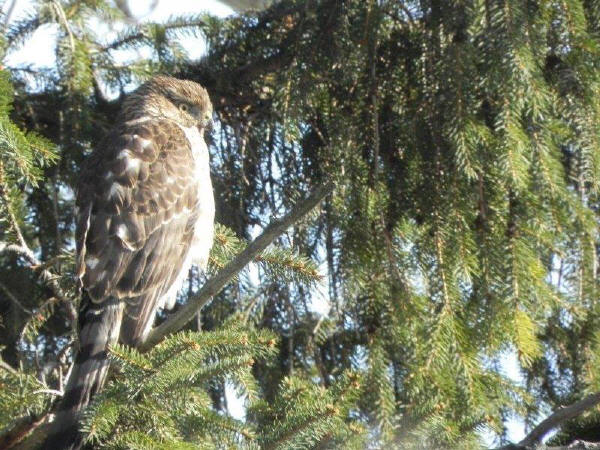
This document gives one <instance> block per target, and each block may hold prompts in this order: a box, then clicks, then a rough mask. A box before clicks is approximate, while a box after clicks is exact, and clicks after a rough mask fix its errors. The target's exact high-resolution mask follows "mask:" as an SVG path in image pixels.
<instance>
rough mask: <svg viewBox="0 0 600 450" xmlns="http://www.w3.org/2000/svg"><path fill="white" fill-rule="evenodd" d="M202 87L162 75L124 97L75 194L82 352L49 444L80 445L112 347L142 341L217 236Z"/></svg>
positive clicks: (203, 262)
mask: <svg viewBox="0 0 600 450" xmlns="http://www.w3.org/2000/svg"><path fill="white" fill-rule="evenodd" d="M211 117H212V105H211V102H210V99H209V97H208V94H207V92H206V90H205V89H204V88H202V86H200V85H199V84H197V83H194V82H192V81H187V80H178V79H175V78H171V77H166V76H157V77H154V78H152V79H151V80H149V81H148V82H146V83H145V84H143V85H142V86H141V87H139V88H138V89H137V90H136V91H135V92H133V93H132V94H130V95H129V96H128V97H127V98H126V99H125V101H124V103H123V106H122V110H121V112H120V115H119V116H118V118H117V121H116V126H115V128H114V129H113V130H112V131H111V132H110V133H109V135H108V137H107V139H106V140H105V142H104V143H103V144H102V145H100V146H98V147H97V148H96V149H95V150H94V151H93V152H92V154H91V155H90V156H89V158H88V159H87V161H86V163H85V165H84V168H83V171H82V173H81V177H80V180H79V184H78V187H77V200H76V244H77V259H76V275H77V277H78V279H79V280H80V286H81V289H82V300H81V307H80V311H79V345H80V346H79V350H78V352H77V353H76V356H75V362H74V366H73V369H72V371H71V375H70V377H69V380H68V383H67V386H66V389H65V394H64V397H63V399H62V401H61V403H60V405H59V409H58V412H57V414H56V419H55V422H54V423H55V425H54V426H53V429H52V431H51V433H50V435H49V438H48V440H47V441H46V443H45V444H44V447H45V448H53V449H54V448H56V449H59V448H77V447H78V446H80V445H81V444H80V440H81V438H80V436H79V434H78V431H77V422H78V419H79V416H80V412H81V411H82V409H83V408H85V406H86V405H87V404H88V403H89V401H90V399H91V398H92V396H93V395H94V394H95V393H97V392H98V391H99V390H100V389H101V388H102V386H103V384H104V381H105V379H106V375H107V372H108V367H109V363H108V359H107V349H108V346H109V345H112V344H115V343H116V342H117V341H119V340H120V342H122V343H125V344H128V345H130V346H134V347H135V346H137V345H139V344H141V343H142V342H143V341H144V339H145V338H146V336H147V335H148V332H149V331H150V330H151V328H152V325H153V322H154V318H155V314H156V312H157V310H158V309H159V308H171V307H172V306H173V305H174V303H175V300H176V295H177V291H178V290H179V288H180V286H181V284H182V283H183V281H184V280H185V279H186V277H187V274H188V271H189V269H190V266H191V264H192V263H197V264H198V265H200V266H201V267H202V268H204V267H205V266H206V263H207V261H208V253H209V251H210V248H211V246H212V242H213V227H214V224H213V220H214V211H215V208H214V198H213V190H212V184H211V180H210V168H209V155H208V149H207V146H206V143H205V141H204V136H203V135H204V131H205V130H206V128H207V126H208V125H209V124H210V122H211Z"/></svg>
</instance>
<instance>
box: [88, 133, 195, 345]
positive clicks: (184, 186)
mask: <svg viewBox="0 0 600 450" xmlns="http://www.w3.org/2000/svg"><path fill="white" fill-rule="evenodd" d="M194 168H195V162H194V157H193V155H192V149H191V148H190V144H189V141H188V139H187V138H186V136H185V134H184V133H183V131H182V130H181V129H180V128H179V127H178V126H177V125H175V124H173V123H170V122H166V121H163V122H146V123H142V124H137V125H134V126H130V127H123V128H121V129H120V130H118V131H117V132H115V133H114V134H113V135H112V136H111V137H110V138H109V139H108V141H107V143H106V145H104V146H102V147H100V148H99V149H98V151H96V152H94V153H93V154H92V155H90V157H89V158H88V160H87V164H86V167H85V169H84V176H82V177H81V179H82V181H81V183H80V186H79V189H78V194H77V204H78V207H79V211H80V212H79V214H78V217H77V220H78V224H79V225H80V226H78V236H77V252H78V267H77V273H78V275H79V276H80V278H81V282H82V285H83V288H84V289H85V290H86V291H87V292H88V294H89V297H90V299H91V301H92V302H94V303H96V304H101V303H102V302H105V301H106V299H108V298H110V297H114V298H117V299H122V300H126V301H127V303H128V307H127V311H126V315H125V319H124V324H123V327H122V333H121V337H122V338H124V340H125V341H128V340H129V341H133V342H134V341H135V339H137V338H138V337H139V336H140V334H141V333H142V332H143V331H144V330H146V329H147V328H148V324H149V322H150V321H152V320H153V319H154V314H155V312H156V309H157V307H158V301H159V300H160V298H161V296H163V295H164V294H165V292H167V291H168V289H169V288H170V287H171V285H172V284H173V282H174V281H175V278H176V276H177V274H178V273H179V270H177V269H178V268H179V267H180V266H181V264H182V262H183V261H184V260H185V259H186V257H187V253H188V252H189V249H190V245H191V242H192V238H193V234H194V223H195V222H194V221H195V220H196V218H197V214H198V212H197V210H198V209H199V207H200V205H199V204H198V202H199V199H198V183H199V180H197V179H196V177H195V171H194V170H195V169H194ZM86 213H87V214H88V216H87V217H86V216H85V214H86ZM86 224H87V225H86ZM82 225H83V226H82ZM124 334H125V335H128V336H125V337H124V336H123V335H124Z"/></svg>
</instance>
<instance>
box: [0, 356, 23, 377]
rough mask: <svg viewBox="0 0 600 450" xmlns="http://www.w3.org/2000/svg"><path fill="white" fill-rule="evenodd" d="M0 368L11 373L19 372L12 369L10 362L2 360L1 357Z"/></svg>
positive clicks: (16, 373)
mask: <svg viewBox="0 0 600 450" xmlns="http://www.w3.org/2000/svg"><path fill="white" fill-rule="evenodd" d="M0 368H2V369H4V370H6V371H7V372H10V373H11V374H13V375H18V374H19V372H17V371H16V370H15V369H13V368H12V366H11V365H10V364H8V363H7V362H6V361H3V360H2V359H0Z"/></svg>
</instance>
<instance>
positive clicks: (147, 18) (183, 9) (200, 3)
mask: <svg viewBox="0 0 600 450" xmlns="http://www.w3.org/2000/svg"><path fill="white" fill-rule="evenodd" d="M0 1H1V0H0ZM149 3H151V2H150V1H149V0H130V1H129V6H130V8H131V11H132V12H133V13H134V14H135V15H136V17H141V20H140V21H141V22H162V21H165V20H166V19H167V18H169V17H170V16H180V15H185V14H200V13H204V12H209V13H210V14H213V15H215V16H218V17H226V16H228V15H231V14H234V11H233V10H232V9H231V8H229V7H228V6H226V5H224V4H222V3H220V2H219V1H216V0H159V2H158V4H157V6H156V8H155V9H154V10H153V11H152V12H151V13H150V14H148V15H146V14H147V12H148V10H147V8H148V4H149ZM9 4H10V1H7V2H4V3H3V4H2V6H1V7H0V9H1V10H5V9H6V8H8V5H9ZM32 9H33V2H32V1H31V0H17V2H16V7H15V9H14V12H13V15H12V17H11V19H12V20H13V21H14V20H18V19H20V18H22V17H24V16H26V15H27V13H28V12H31V11H32ZM115 28H117V27H115ZM107 31H108V32H110V30H107ZM113 32H114V31H113ZM55 33H56V32H55V29H53V28H52V26H42V27H40V28H39V29H38V30H37V31H36V32H35V33H34V34H33V36H32V37H31V38H30V39H28V40H27V41H26V42H25V44H24V45H23V46H22V47H20V48H19V49H18V50H16V51H13V52H11V53H9V54H8V55H7V56H6V58H5V59H4V61H3V64H4V65H5V66H7V67H8V68H14V67H19V66H29V67H30V68H32V69H42V68H51V67H54V66H55V63H56V58H55V54H54V47H55V43H56V39H55V37H56V34H55ZM180 44H181V45H182V46H183V47H184V48H185V50H186V51H187V53H188V55H189V57H190V58H192V59H199V58H201V57H202V55H203V54H204V53H205V51H206V44H205V42H204V40H203V39H202V38H201V37H199V36H198V37H194V36H186V37H184V38H183V39H182V40H181V41H180ZM129 52H130V51H129ZM132 56H133V57H134V58H135V57H136V56H137V57H140V56H142V57H143V56H146V55H144V54H143V53H142V54H140V55H131V53H129V55H128V54H127V52H123V58H124V60H127V59H130V58H131V57H132ZM148 56H149V55H148ZM315 309H318V308H315ZM323 309H324V311H322V312H321V311H316V312H321V313H326V310H328V309H329V308H328V307H327V308H323ZM502 370H503V372H504V373H505V375H507V376H509V377H510V378H512V379H513V380H515V381H517V382H519V383H522V381H523V379H522V377H521V375H520V373H519V368H518V363H517V358H516V356H515V355H514V354H507V355H506V356H505V358H504V359H503V367H502ZM226 397H227V405H228V408H229V412H230V414H231V415H232V416H233V417H235V418H238V419H243V418H244V416H245V409H244V405H243V399H242V398H240V397H239V396H237V395H236V393H235V391H234V389H233V387H232V386H231V385H228V386H226ZM507 427H508V435H509V439H510V440H511V441H512V442H518V441H519V440H521V439H522V438H523V437H524V436H525V433H524V424H523V422H522V421H521V420H520V419H518V418H513V419H509V420H508V421H507ZM484 439H485V440H486V441H487V444H488V445H489V446H492V445H493V441H492V436H491V435H489V436H488V435H485V436H484Z"/></svg>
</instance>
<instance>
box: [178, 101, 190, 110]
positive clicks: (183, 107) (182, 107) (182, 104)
mask: <svg viewBox="0 0 600 450" xmlns="http://www.w3.org/2000/svg"><path fill="white" fill-rule="evenodd" d="M179 109H180V110H181V111H183V112H188V109H189V107H188V105H186V104H185V103H181V104H180V105H179Z"/></svg>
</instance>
